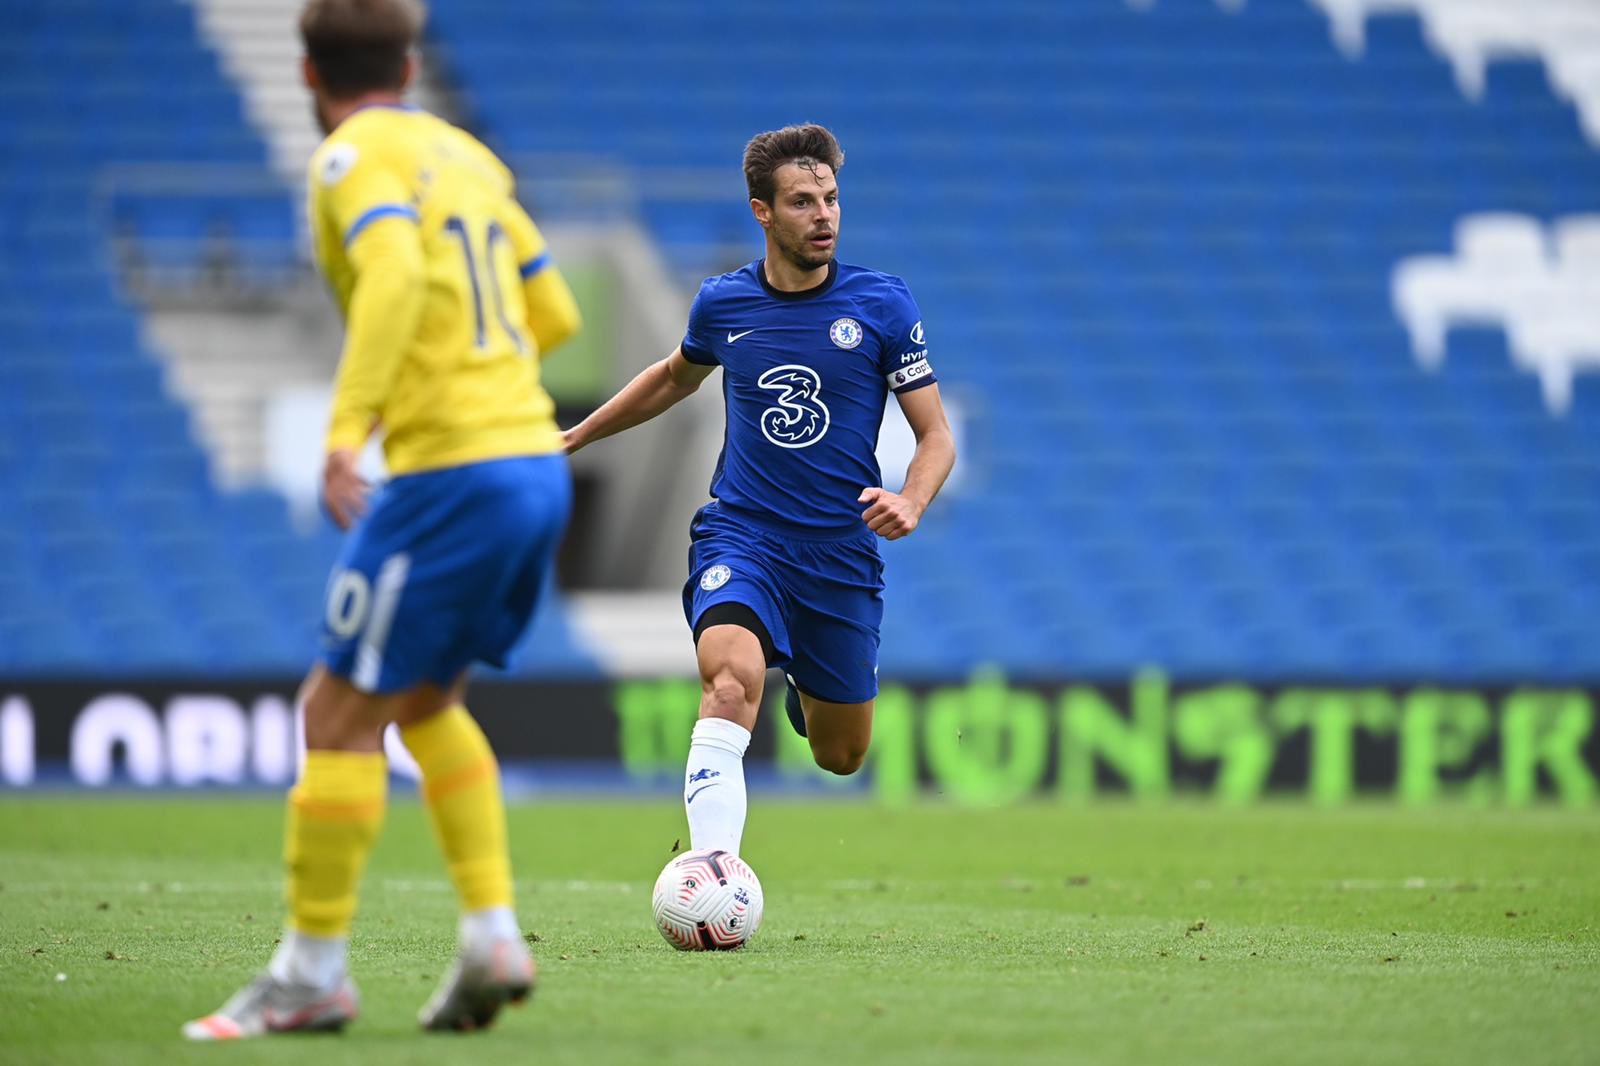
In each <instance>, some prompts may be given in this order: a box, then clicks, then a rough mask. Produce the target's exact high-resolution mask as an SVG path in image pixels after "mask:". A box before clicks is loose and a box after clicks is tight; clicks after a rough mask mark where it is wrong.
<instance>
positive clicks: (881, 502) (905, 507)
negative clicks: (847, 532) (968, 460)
mask: <svg viewBox="0 0 1600 1066" xmlns="http://www.w3.org/2000/svg"><path fill="white" fill-rule="evenodd" d="M895 398H896V399H897V400H899V401H900V410H901V411H903V412H904V413H905V416H906V422H907V423H908V424H910V426H911V432H912V433H913V434H914V435H915V436H916V439H917V449H916V451H915V452H914V453H913V454H912V456H911V465H910V466H909V467H907V468H906V483H905V485H904V486H903V487H902V488H901V489H900V491H899V492H890V491H889V490H888V489H884V488H876V487H874V488H868V489H865V490H863V491H862V493H861V497H860V500H859V501H858V502H860V503H865V504H869V506H868V507H867V509H866V510H865V511H864V512H862V515H861V520H862V521H863V522H865V523H866V524H867V528H868V529H870V530H872V531H873V532H874V533H876V534H878V536H880V537H882V538H884V539H885V540H899V539H900V538H901V537H904V536H906V535H908V534H910V533H911V532H912V530H914V529H916V528H917V524H918V523H919V522H921V521H922V515H923V513H924V512H925V511H927V509H928V505H929V504H930V503H932V502H933V498H934V497H935V496H937V495H938V494H939V490H940V489H941V488H943V487H944V482H945V479H946V478H948V477H949V476H950V471H951V470H952V469H953V468H954V467H955V465H956V440H955V435H954V434H953V433H951V432H950V420H949V419H948V418H947V417H945V413H944V401H943V400H941V399H940V398H939V386H938V385H937V384H934V385H927V386H925V387H923V388H920V389H913V390H911V391H910V392H901V393H896V394H895Z"/></svg>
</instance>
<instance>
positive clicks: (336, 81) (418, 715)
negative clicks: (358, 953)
mask: <svg viewBox="0 0 1600 1066" xmlns="http://www.w3.org/2000/svg"><path fill="white" fill-rule="evenodd" d="M422 18H423V16H422V11H421V8H420V6H418V5H416V4H414V3H412V2H411V0H310V2H309V3H307V4H306V7H305V9H304V11H303V13H302V15H301V19H300V31H301V36H302V37H303V39H304V41H305V46H306V59H305V62H304V73H305V80H306V84H307V85H308V86H309V87H310V89H311V92H312V95H313V97H314V99H315V105H316V113H317V119H318V121H319V123H320V124H321V126H322V128H323V130H324V131H325V132H326V133H327V134H328V136H327V139H326V140H325V141H324V142H323V144H322V145H321V147H319V148H318V149H317V151H316V153H315V154H314V155H313V156H312V158H311V164H310V172H309V186H310V190H309V192H310V211H311V226H312V234H313V239H314V242H315V248H316V255H317V261H318V263H319V264H320V266H321V268H322V271H323V273H324V274H325V275H326V277H327V280H328V283H329V286H330V287H331V288H332V290H333V293H334V296H335V299H336V300H337V301H338V303H339V306H340V308H341V309H342V310H343V312H344V315H345V319H346V334H345V342H344V351H343V353H342V355H341V357H340V362H339V371H338V376H337V379H336V381H335V386H334V401H333V412H332V416H331V419H330V424H329V427H328V436H327V461H326V466H325V468H324V471H323V501H324V504H325V505H326V507H327V509H328V512H329V514H330V515H331V517H332V518H333V520H334V521H335V522H337V523H338V524H339V526H340V527H341V528H347V529H351V530H352V532H351V534H350V536H349V537H348V538H347V541H346V545H345V550H344V553H343V557H342V558H341V560H340V562H339V565H338V567H337V568H336V569H335V571H334V574H333V576H332V578H331V579H330V581H329V583H328V595H327V603H326V609H325V612H324V618H323V648H322V654H321V657H320V660H321V661H320V662H319V663H318V664H317V665H316V666H315V667H313V669H312V671H311V674H310V676H309V677H308V678H307V679H306V684H305V687H304V689H303V690H302V691H303V696H304V703H305V735H306V747H307V749H308V750H307V753H306V761H305V766H304V768H303V770H302V771H301V775H300V780H299V782H298V783H297V784H296V785H295V787H294V789H293V790H292V791H291V792H290V794H289V804H288V818H287V827H286V831H285V842H284V856H285V863H286V866H287V897H288V904H289V921H288V929H287V930H286V932H285V934H284V937H283V940H282V942H281V944H280V946H279V949H278V951H277V953H276V954H275V955H274V957H273V959H272V961H271V963H270V964H269V965H268V967H267V968H266V970H264V971H263V972H262V973H261V974H260V975H259V976H258V977H257V978H256V979H255V980H254V981H252V982H251V983H250V984H249V985H247V986H246V987H245V988H244V989H243V990H242V991H240V992H239V993H238V994H237V995H235V996H234V997H233V998H232V999H230V1000H229V1001H228V1002H227V1003H226V1004H225V1005H224V1006H223V1007H222V1008H221V1009H220V1010H219V1011H217V1012H216V1013H214V1014H211V1015H208V1016H206V1017H204V1018H200V1019H197V1020H195V1021H192V1022H190V1023H188V1024H187V1025H186V1026H184V1032H185V1034H186V1035H188V1036H190V1037H192V1038H194V1039H201V1040H206V1039H212V1040H214V1039H235V1038H239V1037H245V1036H255V1035H259V1034H264V1033H271V1032H285V1031H291V1030H300V1031H304V1030H337V1029H340V1028H342V1027H343V1026H344V1025H345V1024H346V1023H347V1022H349V1021H350V1019H352V1018H353V1017H355V1014H356V1011H357V995H356V990H355V986H354V984H353V983H352V982H351V980H350V976H349V972H348V969H347V967H346V944H347V938H348V936H349V931H350V923H351V918H352V916H353V915H354V913H355V907H356V890H357V882H358V881H359V879H360V875H361V870H362V867H363V866H364V864H365V862H366V858H367V853H368V851H369V850H370V849H371V847H372V844H373V841H374V840H375V838H376V837H377V834H378V830H379V826H380V824H381V822H382V818H383V810H384V803H385V793H386V783H387V779H388V775H387V767H386V765H385V760H384V756H383V748H382V734H383V730H384V728H385V727H386V726H387V725H389V724H390V723H391V722H393V723H398V724H399V726H400V728H401V736H402V738H403V739H404V741H405V744H406V746H407V748H409V750H410V751H411V753H412V755H414V756H415V757H416V760H417V762H418V764H419V765H420V766H421V768H422V797H423V800H424V802H425V803H426V805H427V808H428V813H429V816H430V819H431V821H432V823H433V827H434V830H435V834H436V836H437V838H438V841H439V845H440V848H441V850H442V851H443V852H444V856H445V861H446V863H447V865H448V867H449V870H450V876H451V880H452V881H453V882H454V884H455V887H456V891H457V893H458V895H459V896H460V900H461V909H462V918H461V925H460V953H459V955H458V957H457V960H456V962H455V965H454V966H453V967H452V968H451V969H450V971H449V973H447V974H446V975H445V978H444V981H443V982H442V983H441V985H440V987H439V990H438V991H437V992H436V993H435V995H434V996H433V998H432V999H431V1000H429V1002H428V1003H427V1004H426V1005H425V1006H424V1007H423V1009H422V1012H421V1014H420V1021H421V1022H422V1024H423V1026H424V1027H426V1028H429V1029H476V1028H482V1027H483V1026H485V1025H488V1024H489V1023H490V1022H491V1021H492V1020H493V1019H494V1016H495V1014H496V1013H497V1012H498V1011H499V1009H500V1007H501V1006H502V1005H503V1004H505V1003H507V1002H519V1001H521V1000H522V999H524V998H526V996H527V995H528V993H529V992H530V991H531V989H532V986H533V981H534V967H533V961H532V959H531V958H529V956H528V952H527V948H526V946H525V944H524V941H523V938H522V936H521V933H520V932H519V930H518V927H517V921H516V918H515V916H514V915H513V912H512V893H511V866H510V861H509V859H508V856H507V849H506V833H505V811H504V807H503V805H502V802H501V797H500V778H499V767H498V765H497V764H496V762H495V758H494V754H493V752H492V751H491V750H490V748H489V744H488V742H487V741H486V740H485V739H484V736H483V733H482V731H480V730H479V728H478V726H477V724H476V723H475V722H474V721H473V719H472V717H471V715H470V714H468V713H467V710H466V708H465V706H463V704H462V697H463V690H464V688H465V682H466V672H467V669H468V667H469V666H470V664H471V663H473V662H474V661H483V662H488V663H492V664H499V663H501V662H502V661H503V658H504V656H505V655H506V653H507V652H508V651H509V650H510V648H511V646H512V645H513V643H514V642H515V641H516V639H517V637H518V635H519V634H520V633H521V632H522V631H523V630H524V628H526V626H527V623H528V621H529V619H530V618H531V617H532V614H533V609H534V605H535V603H536V601H537V599H538V595H539V591H540V587H541V584H542V582H543V580H544V577H545V574H546V572H547V571H548V569H549V566H550V562H551V559H552V557H553V555H554V552H555V549H556V545H557V542H558V540H559V539H560V536H561V532H562V530H563V528H564V527H565V525H566V520H567V514H568V511H569V509H570V505H571V483H570V479H569V477H568V472H567V465H566V459H565V457H564V455H563V451H562V438H561V434H560V432H559V431H558V430H557V429H556V425H555V422H554V419H553V405H552V403H551V401H550V397H549V396H548V395H546V393H545V392H544V390H543V389H542V388H541V387H540V385H539V361H540V359H541V358H542V357H543V356H544V355H545V354H547V353H548V352H549V351H550V349H551V348H553V347H554V346H555V345H557V344H559V343H560V342H561V341H562V340H564V339H566V338H567V337H569V336H571V335H572V334H573V333H574V332H576V330H577V329H578V325H579V320H578V311H577V305H576V303H575V302H574V301H573V298H572V293H571V290H569V289H568V288H567V285H566V283H565V282H564V281H563V280H562V278H561V275H560V274H559V273H558V272H557V270H556V268H555V267H554V266H553V265H552V264H551V261H550V255H549V252H548V251H547V250H546V248H545V244H544V240H543V238H542V237H541V236H540V234H539V231H538V229H536V228H535V226H534V224H533V222H532V221H531V220H529V218H528V216H527V215H526V214H525V213H524V212H523V210H522V208H521V207H519V206H518V205H517V202H516V200H515V199H514V198H513V196H512V178H511V173H510V171H508V170H507V169H506V167H505V166H504V165H503V164H502V163H501V162H500V161H499V160H498V159H496V158H495V156H494V155H493V153H491V152H490V151H489V150H488V149H487V148H485V147H484V146H483V145H481V144H480V143H478V142H477V141H476V140H474V139H473V138H472V137H471V136H469V135H468V134H466V133H464V132H462V131H461V130H459V129H456V128H455V127H453V126H451V125H449V124H448V123H446V122H443V121H441V120H440V119H438V118H435V117H434V116H432V115H429V114H427V113H425V112H422V111H419V110H416V109H413V108H409V107H406V106H405V105H404V104H403V103H402V102H401V96H400V94H401V91H402V90H403V89H404V88H405V86H406V84H407V83H408V82H409V80H410V78H411V75H412V73H413V70H414V65H415V60H414V57H413V54H412V48H413V46H414V45H415V43H416V40H417V36H418V34H419V32H420V30H421V25H422ZM379 430H381V432H382V433H383V447H384V455H385V458H386V460H387V463H388V467H389V472H390V480H389V481H388V482H387V483H386V484H385V485H384V486H383V487H382V489H381V490H379V491H378V492H377V493H376V494H375V495H373V496H372V497H371V499H370V500H369V497H368V486H367V485H366V484H365V483H364V482H363V481H362V479H361V477H360V475H358V474H357V472H356V456H357V453H358V452H359V451H360V449H361V447H362V445H363V443H364V442H365V441H366V440H367V438H368V437H369V436H370V435H371V434H372V433H374V432H375V431H379Z"/></svg>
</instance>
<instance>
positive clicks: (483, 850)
mask: <svg viewBox="0 0 1600 1066" xmlns="http://www.w3.org/2000/svg"><path fill="white" fill-rule="evenodd" d="M465 688H466V677H465V675H463V676H462V677H460V678H459V679H458V680H457V681H456V682H455V684H453V685H452V686H451V688H450V690H449V693H448V696H447V698H446V699H445V701H444V702H443V704H442V705H441V706H439V707H436V708H434V709H433V710H432V711H431V713H427V714H415V715H411V714H408V715H403V716H401V717H400V718H399V719H397V724H398V725H399V726H400V736H401V739H402V740H403V741H404V742H405V745H406V749H407V750H408V751H410V752H411V755H412V757H413V758H415V759H416V761H417V766H418V768H419V769H420V770H421V772H422V782H421V794H422V801H423V805H424V806H425V807H426V809H427V812H428V821H429V824H430V825H431V826H432V827H433V834H434V840H435V841H436V842H437V844H438V845H439V850H440V852H441V853H442V854H443V855H444V859H445V865H446V867H447V869H448V870H449V873H450V881H451V883H452V884H453V885H454V886H455V889H456V897H457V899H458V901H459V903H460V907H461V918H460V923H459V926H458V930H457V939H458V943H459V947H460V951H459V954H458V956H457V959H456V963H455V965H454V966H453V967H452V968H451V970H450V972H449V973H447V974H446V975H445V978H444V980H443V981H441V982H440V985H439V988H438V990H437V991H436V992H435V994H434V995H433V997H432V998H431V999H430V1000H429V1001H428V1003H427V1004H426V1005H425V1006H424V1007H423V1009H422V1012H421V1014H420V1016H419V1020H420V1021H421V1023H422V1024H423V1025H424V1026H425V1027H427V1028H437V1029H457V1030H461V1029H480V1028H483V1027H484V1026H486V1025H488V1024H489V1023H490V1022H491V1021H492V1020H493V1018H494V1015H495V1013H496V1012H497V1011H498V1010H499V1008H500V1006H501V1005H502V1004H504V1003H520V1002H522V1001H523V1000H525V999H526V998H527V997H528V995H529V994H530V993H531V992H532V990H533V985H534V979H535V973H536V969H535V967H534V964H533V959H532V957H531V956H530V955H529V954H528V950H527V946H526V943H525V941H524V940H523V938H522V932H521V929H520V927H519V926H518V924H517V918H516V913H515V911H514V909H513V899H512V882H511V853H510V847H509V843H508V840H507V834H506V812H505V803H504V800H503V799H502V797H501V792H500V765H499V762H498V761H497V760H496V759H495V755H494V750H493V749H492V748H491V747H490V745H489V740H488V738H487V737H485V736H484V734H483V730H482V729H481V728H479V726H478V723H477V721H476V720H475V719H474V718H473V717H472V715H471V713H470V712H469V711H468V710H467V708H466V705H465V703H464V702H463V697H464V694H465Z"/></svg>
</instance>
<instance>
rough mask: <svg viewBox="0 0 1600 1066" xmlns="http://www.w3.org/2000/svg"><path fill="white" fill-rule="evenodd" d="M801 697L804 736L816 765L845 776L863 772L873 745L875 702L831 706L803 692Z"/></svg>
mask: <svg viewBox="0 0 1600 1066" xmlns="http://www.w3.org/2000/svg"><path fill="white" fill-rule="evenodd" d="M799 696H800V703H801V707H802V710H803V711H804V714H805V722H806V730H805V733H804V736H805V738H806V740H807V741H809V742H810V744H811V758H812V759H813V760H815V761H816V764H817V765H818V766H820V767H822V768H823V769H824V770H826V771H828V772H829V773H831V774H838V775H840V776H841V777H845V776H849V775H850V774H853V773H855V772H856V771H857V770H859V769H861V764H862V763H863V762H865V761H866V758H867V748H868V746H869V745H871V743H872V701H871V700H867V701H866V702H865V703H830V702H829V701H827V700H819V699H817V698H816V697H814V696H808V695H806V694H805V693H803V692H802V693H800V694H799Z"/></svg>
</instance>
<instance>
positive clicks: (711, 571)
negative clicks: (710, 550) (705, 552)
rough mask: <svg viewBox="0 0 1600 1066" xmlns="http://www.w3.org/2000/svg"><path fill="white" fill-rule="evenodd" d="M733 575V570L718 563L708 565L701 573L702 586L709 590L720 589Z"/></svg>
mask: <svg viewBox="0 0 1600 1066" xmlns="http://www.w3.org/2000/svg"><path fill="white" fill-rule="evenodd" d="M732 576H733V571H731V570H729V569H728V568H727V567H726V566H723V565H722V564H721V563H718V564H717V565H716V566H708V567H706V572H705V573H703V574H701V575H700V587H701V588H703V589H705V590H706V591H707V592H711V591H712V590H713V589H720V588H721V587H722V586H724V585H726V584H727V583H728V578H730V577H732Z"/></svg>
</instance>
